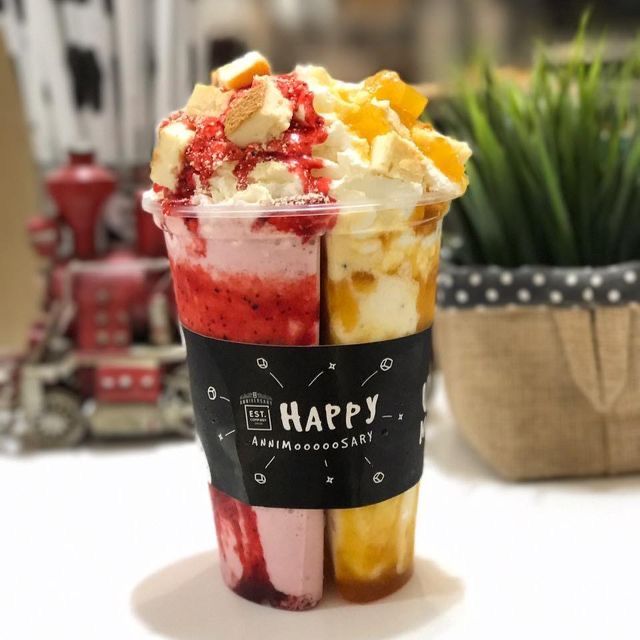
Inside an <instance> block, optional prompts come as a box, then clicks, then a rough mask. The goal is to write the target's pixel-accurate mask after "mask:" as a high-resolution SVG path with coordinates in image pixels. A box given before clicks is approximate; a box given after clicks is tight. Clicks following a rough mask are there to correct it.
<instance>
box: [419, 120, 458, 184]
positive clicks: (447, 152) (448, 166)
mask: <svg viewBox="0 0 640 640" xmlns="http://www.w3.org/2000/svg"><path fill="white" fill-rule="evenodd" d="M411 137H412V138H413V141H414V142H415V143H416V145H417V147H418V149H420V151H422V153H424V155H425V156H427V158H429V159H430V160H431V161H432V162H433V164H435V165H436V167H437V168H438V170H440V171H442V173H444V175H445V176H447V178H449V180H452V181H453V182H458V183H462V182H463V181H464V177H465V173H464V162H463V161H462V160H461V159H460V158H459V157H458V154H457V152H456V150H455V149H454V148H453V146H452V145H451V143H450V142H449V141H448V140H447V139H446V138H445V137H444V136H440V135H438V134H437V133H435V132H434V131H433V130H432V129H431V128H430V127H426V126H415V127H414V128H413V129H412V130H411Z"/></svg>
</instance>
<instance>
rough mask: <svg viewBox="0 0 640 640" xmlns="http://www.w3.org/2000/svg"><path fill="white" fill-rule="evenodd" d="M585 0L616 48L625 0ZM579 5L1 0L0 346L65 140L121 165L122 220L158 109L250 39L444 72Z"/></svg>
mask: <svg viewBox="0 0 640 640" xmlns="http://www.w3.org/2000/svg"><path fill="white" fill-rule="evenodd" d="M591 6H592V7H593V17H592V25H593V26H595V27H604V28H605V29H606V32H607V33H608V34H609V36H610V38H609V41H610V43H611V44H612V46H613V48H614V49H615V48H616V47H621V46H624V42H625V41H627V40H628V39H629V38H631V37H632V36H633V34H634V32H635V30H636V28H637V26H638V24H640V4H638V3H637V2H635V1H634V0H607V1H606V2H605V1H597V2H592V3H591ZM583 9H584V4H583V2H581V1H580V0H564V1H563V2H556V1H555V0H314V1H313V2H303V1H302V0H215V1H213V0H134V1H131V0H58V1H54V0H2V1H1V2H0V26H1V29H0V34H1V36H2V44H1V46H0V95H1V96H2V105H1V106H0V109H1V110H2V111H1V114H2V118H1V122H0V143H1V144H0V169H1V173H0V180H1V181H2V192H3V194H4V196H3V197H4V202H5V206H4V207H3V233H2V236H1V238H0V290H2V292H3V300H4V301H5V313H4V314H3V319H2V322H0V349H4V348H11V349H16V348H19V347H20V346H21V345H22V344H23V343H24V340H25V335H26V329H25V327H26V326H27V325H28V322H29V320H30V319H31V318H32V317H33V314H34V310H35V308H36V305H37V299H38V296H39V292H38V289H37V285H36V278H35V274H36V271H37V265H36V261H35V258H34V257H33V253H32V252H31V251H30V249H29V247H28V241H27V237H26V233H25V221H26V219H27V218H28V217H29V216H31V215H32V214H34V213H35V212H38V211H41V212H47V211H50V210H51V209H52V207H53V204H52V202H51V201H50V199H49V198H48V197H46V196H45V190H44V189H43V188H42V181H41V177H42V175H43V172H45V171H47V170H49V169H52V168H54V167H57V166H59V165H60V164H61V163H63V162H64V161H65V158H66V155H67V152H68V151H69V150H71V149H73V150H76V151H89V150H91V151H93V152H94V153H95V156H96V158H97V160H98V161H99V162H101V163H103V164H105V165H107V166H109V167H110V168H112V169H113V170H115V171H116V172H117V174H118V180H119V183H118V184H119V191H118V194H117V196H116V197H113V198H111V200H110V202H109V204H108V209H109V211H108V213H107V215H106V220H107V224H108V221H110V220H111V221H113V220H118V219H119V220H120V222H121V223H122V222H123V221H124V226H123V227H122V225H121V227H122V228H124V233H125V235H126V233H130V230H129V231H127V229H126V227H127V224H126V219H127V218H130V209H131V206H132V204H131V196H132V193H133V191H134V189H135V187H136V186H140V185H143V183H144V180H145V178H146V164H147V162H148V158H149V155H150V149H151V144H152V137H153V126H154V123H155V122H156V121H157V120H158V119H159V117H160V115H161V114H164V113H167V112H168V111H170V110H171V109H174V108H176V107H178V106H180V105H182V104H183V103H184V102H185V100H186V98H187V97H188V95H189V93H190V90H191V87H192V85H193V83H194V82H195V81H197V80H200V81H202V80H206V78H207V75H208V72H209V70H210V69H211V68H213V67H215V66H218V65H220V64H222V63H225V62H227V61H228V60H230V59H232V58H234V57H236V56H237V55H239V54H241V53H242V52H244V51H246V50H249V49H260V50H262V51H263V52H264V53H265V54H266V55H267V56H268V57H269V58H270V59H271V61H272V63H273V66H274V68H275V69H276V70H278V71H285V70H288V69H290V68H292V67H293V66H294V65H295V64H296V63H297V62H307V61H313V62H314V63H317V64H322V65H325V66H326V67H327V68H328V69H329V70H330V71H331V73H332V74H333V75H335V76H337V77H340V78H344V79H346V80H357V79H360V78H362V77H364V76H366V75H368V74H371V73H373V72H375V71H376V70H377V69H379V68H381V67H387V68H391V69H397V70H398V71H399V72H400V74H401V75H402V76H403V77H404V78H405V79H407V80H409V81H411V82H415V83H424V82H429V83H437V82H443V81H444V82H446V81H447V80H449V79H450V78H451V77H452V74H453V73H454V72H455V70H458V69H460V68H461V67H462V66H464V65H465V64H466V63H467V62H468V61H469V60H470V59H471V58H472V57H473V56H474V55H476V54H477V53H478V52H486V53H490V54H491V55H492V56H494V58H495V60H496V61H497V62H498V63H499V64H502V65H507V66H515V67H524V66H526V65H527V64H528V63H529V62H530V60H531V56H532V51H533V50H534V47H535V43H536V40H538V39H544V40H546V41H547V42H550V43H557V44H558V51H559V55H561V54H562V53H561V52H562V43H563V42H566V41H567V40H568V39H569V38H570V37H571V36H572V35H573V34H574V33H575V29H576V25H577V23H578V20H579V16H580V14H581V12H582V11H583ZM614 45H615V46H614ZM613 55H615V51H613ZM434 93H437V91H434ZM120 233H123V231H122V230H121V231H120ZM9 300H10V301H11V302H10V303H9V302H7V301H9Z"/></svg>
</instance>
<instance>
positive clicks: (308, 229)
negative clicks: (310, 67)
mask: <svg viewBox="0 0 640 640" xmlns="http://www.w3.org/2000/svg"><path fill="white" fill-rule="evenodd" d="M273 78H274V80H275V82H276V84H277V86H278V88H279V89H280V92H281V93H282V95H283V96H284V97H285V98H287V99H288V100H289V102H290V103H291V108H292V111H293V114H294V116H293V118H292V120H291V124H290V126H289V128H288V129H287V130H286V131H285V132H284V133H283V134H282V135H281V136H280V137H278V138H276V139H274V140H270V141H269V142H267V143H266V144H258V143H255V144H250V145H247V146H246V147H239V146H237V145H235V144H234V143H233V142H231V141H230V140H229V139H228V138H227V137H226V136H225V133H224V119H225V115H226V111H225V113H223V114H222V115H221V116H220V117H219V118H212V117H209V118H207V117H191V116H189V115H187V114H186V113H184V112H182V111H176V112H174V113H172V114H171V115H170V116H169V117H168V118H166V119H165V120H164V121H163V122H162V123H161V124H160V128H162V127H164V126H166V125H167V124H169V123H170V122H174V121H176V120H178V121H180V122H182V123H183V124H184V125H185V126H187V127H188V128H190V129H192V130H194V131H195V136H194V138H193V140H192V141H191V144H190V145H189V146H188V147H187V149H186V150H185V154H184V162H183V168H182V171H181V173H180V175H179V176H178V183H177V186H176V188H175V190H174V191H169V190H168V189H165V188H162V187H159V186H158V185H154V189H155V190H156V191H157V192H160V193H162V194H163V196H164V199H163V212H164V214H165V215H171V212H172V209H174V208H175V206H176V205H184V204H189V202H190V199H191V197H192V196H193V194H194V193H195V191H196V178H197V179H198V180H199V182H200V184H201V185H205V184H207V183H208V182H209V180H210V179H211V177H212V176H214V175H215V173H216V171H217V169H218V168H219V167H220V166H221V164H222V163H223V162H235V163H236V166H235V168H234V171H233V174H234V176H235V177H236V180H237V188H238V190H239V191H242V190H244V189H246V188H247V186H248V184H249V176H250V174H251V172H252V171H253V170H254V169H255V167H256V165H257V164H258V163H259V162H267V161H271V160H274V161H279V162H283V163H284V164H286V165H287V167H288V169H289V171H290V172H291V173H293V174H295V175H296V176H297V177H298V178H299V180H300V183H301V185H302V190H303V193H304V195H305V197H304V198H301V199H300V204H304V205H306V204H314V203H316V204H318V203H330V202H332V201H333V200H332V199H331V198H330V197H329V195H328V193H329V186H330V179H329V178H326V177H318V176H314V175H313V174H314V171H315V170H317V169H321V168H322V166H323V161H322V159H321V158H314V157H313V155H312V151H313V147H314V146H315V145H318V144H321V143H323V142H324V141H325V140H326V139H327V130H326V127H325V121H324V118H323V117H322V116H320V115H319V114H318V113H316V111H315V109H314V108H313V93H312V92H311V90H310V89H309V87H308V86H307V84H306V82H304V81H302V80H300V79H298V78H297V77H296V76H295V74H293V73H289V74H285V75H280V76H273ZM246 91H247V89H244V90H240V91H238V92H236V94H235V95H234V96H233V98H232V99H231V102H230V104H229V107H227V111H228V109H229V108H230V107H231V105H232V104H233V102H234V101H235V100H237V99H238V98H239V97H240V96H242V94H243V93H244V92H246ZM300 115H302V119H300ZM335 221H336V217H335V214H333V213H327V212H326V211H325V212H323V213H311V212H308V213H305V214H300V215H291V214H289V215H282V214H272V215H266V216H264V217H263V218H259V219H258V220H256V222H255V225H254V228H256V229H259V228H261V227H262V226H263V225H265V224H270V225H272V226H273V227H275V228H276V229H278V230H279V231H282V232H289V233H295V234H297V235H299V236H301V237H303V238H305V239H309V238H311V237H313V236H314V235H316V234H318V233H320V232H322V231H324V230H327V229H331V228H333V226H334V225H335ZM192 224H194V225H195V228H193V229H192V230H193V231H195V230H196V229H197V221H195V222H194V223H192ZM187 226H189V225H187Z"/></svg>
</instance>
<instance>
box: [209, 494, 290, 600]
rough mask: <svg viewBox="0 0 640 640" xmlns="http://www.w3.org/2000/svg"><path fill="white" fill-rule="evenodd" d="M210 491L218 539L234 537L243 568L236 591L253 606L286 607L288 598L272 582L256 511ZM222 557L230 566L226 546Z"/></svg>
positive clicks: (237, 501)
mask: <svg viewBox="0 0 640 640" xmlns="http://www.w3.org/2000/svg"><path fill="white" fill-rule="evenodd" d="M209 489H210V492H211V502H212V504H213V514H214V519H215V523H216V529H217V531H218V539H219V540H221V541H223V540H225V535H226V533H225V532H226V531H229V532H230V533H231V538H232V540H233V543H232V544H233V552H234V553H235V554H236V555H237V556H238V558H239V560H240V563H241V565H242V576H241V577H240V580H239V581H238V583H237V584H236V585H235V586H234V587H233V590H234V591H235V592H236V593H237V594H238V595H240V596H242V597H243V598H246V599H247V600H252V601H253V602H259V603H268V604H270V605H272V606H275V607H277V606H281V605H282V604H284V603H286V602H287V601H288V600H289V596H287V595H286V594H284V593H282V592H281V591H278V590H277V589H276V588H275V587H274V586H273V584H272V583H271V579H270V578H269V572H268V571H267V565H266V562H265V559H264V552H263V550H262V543H261V542H260V533H259V531H258V521H257V518H256V513H255V511H254V510H253V509H252V508H251V507H250V506H249V505H247V504H244V503H242V502H240V501H239V500H235V499H234V498H232V497H230V496H228V495H227V494H226V493H223V492H222V491H219V490H218V489H216V488H215V487H213V486H211V485H209ZM229 542H231V541H229ZM220 553H221V554H222V556H223V561H224V562H228V561H229V560H228V558H226V554H227V553H228V549H226V548H225V545H224V544H221V545H220Z"/></svg>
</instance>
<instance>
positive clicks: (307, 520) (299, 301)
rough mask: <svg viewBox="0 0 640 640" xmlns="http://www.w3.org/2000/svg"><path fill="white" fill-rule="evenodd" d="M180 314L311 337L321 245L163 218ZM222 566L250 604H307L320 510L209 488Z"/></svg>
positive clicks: (317, 563)
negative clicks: (251, 500) (272, 504)
mask: <svg viewBox="0 0 640 640" xmlns="http://www.w3.org/2000/svg"><path fill="white" fill-rule="evenodd" d="M165 222H166V224H165V238H166V242H167V248H168V252H169V257H170V260H171V267H172V273H173V279H174V286H175V291H176V300H177V304H178V311H179V314H180V319H181V322H182V323H183V324H184V326H185V327H187V328H188V329H190V330H192V331H195V332H197V333H200V334H202V335H205V336H208V337H212V338H221V339H224V340H232V341H235V342H251V343H258V344H280V345H313V344H317V343H318V332H319V312H320V279H319V278H320V274H319V269H320V259H319V257H320V244H319V240H317V239H313V238H312V239H305V238H302V237H300V236H297V235H296V234H295V233H291V232H286V231H285V232H281V231H278V230H277V229H275V228H274V227H273V226H272V225H265V226H263V227H262V228H260V229H254V230H252V223H251V221H249V220H241V219H238V220H215V219H214V220H211V219H209V220H207V221H206V222H205V221H201V222H200V223H198V221H197V220H196V219H194V218H179V217H173V218H171V217H167V218H166V219H165ZM210 490H211V499H212V503H213V508H214V514H215V523H216V531H217V535H218V545H219V549H220V564H221V570H222V575H223V578H224V580H225V582H226V584H227V585H228V586H229V588H230V589H232V590H233V591H235V592H236V593H237V594H239V595H241V596H243V597H245V598H247V599H249V600H253V601H255V602H261V603H268V604H271V605H272V606H276V607H281V608H285V609H294V610H300V609H307V608H310V607H313V606H315V605H316V604H317V603H318V601H319V600H320V598H321V596H322V578H323V554H324V551H323V546H324V515H323V512H322V511H321V510H302V509H277V508H267V507H252V506H249V505H247V504H244V503H242V502H240V501H239V500H237V499H235V498H232V497H231V496H228V495H226V494H225V493H222V492H221V491H219V490H217V489H215V488H214V487H210Z"/></svg>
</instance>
